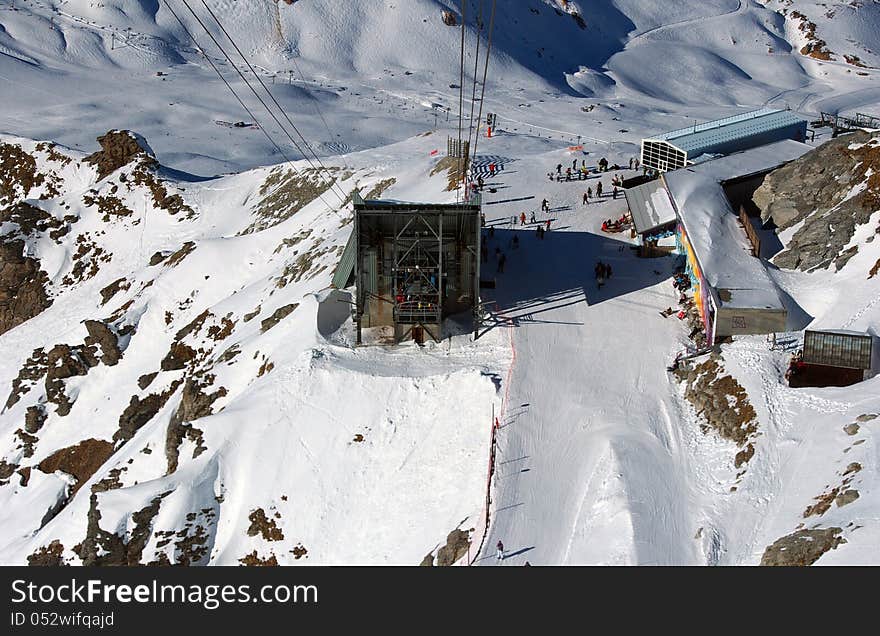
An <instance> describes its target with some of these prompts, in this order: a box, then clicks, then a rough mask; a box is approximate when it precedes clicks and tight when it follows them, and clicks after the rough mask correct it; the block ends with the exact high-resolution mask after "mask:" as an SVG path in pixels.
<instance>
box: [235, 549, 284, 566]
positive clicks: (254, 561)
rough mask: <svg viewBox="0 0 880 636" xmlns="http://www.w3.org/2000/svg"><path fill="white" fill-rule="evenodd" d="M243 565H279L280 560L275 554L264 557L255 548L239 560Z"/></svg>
mask: <svg viewBox="0 0 880 636" xmlns="http://www.w3.org/2000/svg"><path fill="white" fill-rule="evenodd" d="M238 562H239V563H241V564H242V565H246V566H249V567H255V566H277V565H278V560H277V559H276V558H275V555H274V554H270V555H269V557H268V558H263V557H260V556H258V555H257V551H256V550H254V551H253V552H251V553H250V554H248V555H245V556H243V557H242V558H240V559H239V560H238Z"/></svg>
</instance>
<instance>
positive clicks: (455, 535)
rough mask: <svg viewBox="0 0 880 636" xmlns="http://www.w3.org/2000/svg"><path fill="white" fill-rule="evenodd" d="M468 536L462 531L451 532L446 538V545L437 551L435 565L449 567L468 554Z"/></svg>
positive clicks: (469, 541) (469, 542)
mask: <svg viewBox="0 0 880 636" xmlns="http://www.w3.org/2000/svg"><path fill="white" fill-rule="evenodd" d="M470 545H471V540H470V535H469V534H468V533H467V532H465V531H464V530H453V531H452V532H450V533H449V535H448V536H447V537H446V545H444V546H443V547H441V548H440V549H439V550H437V565H438V566H441V567H443V566H449V565H452V564H454V563H456V562H457V561H458V560H459V559H461V558H462V557H463V556H465V555H466V554H467V553H468V548H469V547H470Z"/></svg>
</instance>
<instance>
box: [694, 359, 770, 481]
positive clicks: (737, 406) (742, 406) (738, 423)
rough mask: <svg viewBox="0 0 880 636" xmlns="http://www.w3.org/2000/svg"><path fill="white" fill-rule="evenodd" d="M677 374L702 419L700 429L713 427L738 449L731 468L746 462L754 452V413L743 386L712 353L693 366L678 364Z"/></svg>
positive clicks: (755, 422)
mask: <svg viewBox="0 0 880 636" xmlns="http://www.w3.org/2000/svg"><path fill="white" fill-rule="evenodd" d="M678 373H679V377H680V378H681V379H682V380H684V382H685V383H686V386H685V393H684V395H685V398H686V399H687V400H688V401H689V402H690V403H691V404H692V405H693V407H694V409H695V410H696V412H697V415H700V416H701V417H702V418H703V419H704V421H705V424H701V425H700V428H701V429H702V430H703V432H704V433H706V432H708V431H709V430H710V429H713V430H715V431H716V432H717V433H718V434H719V435H720V436H721V437H723V438H724V439H728V440H730V441H732V442H734V443H736V444H737V445H738V446H739V447H740V448H741V450H740V451H739V452H737V454H736V457H735V458H734V467H735V468H740V467H741V466H743V465H744V464H746V463H748V461H749V460H750V459H751V458H752V457H753V456H754V454H755V447H754V444H753V440H754V437H755V435H756V433H757V431H758V420H757V414H756V412H755V409H754V407H753V406H752V405H751V403H750V402H749V396H748V394H747V393H746V390H745V388H743V386H742V385H741V384H740V383H739V382H737V381H736V379H735V378H734V377H733V376H732V375H730V374H725V371H724V367H723V360H722V359H721V357H720V356H718V355H717V354H712V355H711V356H710V357H709V359H708V360H706V361H705V362H702V363H700V364H698V365H696V366H695V367H693V368H688V367H686V366H682V367H681V368H680V370H679V372H678Z"/></svg>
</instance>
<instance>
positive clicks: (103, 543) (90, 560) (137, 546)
mask: <svg viewBox="0 0 880 636" xmlns="http://www.w3.org/2000/svg"><path fill="white" fill-rule="evenodd" d="M167 494H168V493H163V494H161V495H159V496H158V497H155V498H154V499H153V500H152V501H151V502H150V504H149V505H148V506H146V507H145V508H142V509H141V510H138V511H137V512H135V513H133V514H132V515H131V520H132V521H133V522H134V528H133V529H132V531H131V533H130V534H129V535H128V540H127V541H126V538H125V537H121V536H119V535H117V534H113V533H112V532H107V531H106V530H103V529H101V526H100V525H99V522H100V521H101V511H100V510H98V496H97V495H96V494H94V493H92V496H91V500H90V506H89V514H88V527H87V529H86V536H85V538H84V539H83V540H82V542H81V543H79V544H78V545H76V546H75V547H74V548H73V550H74V552H76V553H77V555H79V557H80V558H81V559H82V562H83V565H85V566H93V565H98V566H108V565H116V566H119V565H126V566H131V565H139V564H140V561H141V555H142V553H143V551H144V547H145V546H146V545H147V541H149V539H150V536H151V535H152V530H153V519H154V518H155V516H156V515H157V514H158V513H159V507H160V505H161V503H162V498H163V497H165V495H167Z"/></svg>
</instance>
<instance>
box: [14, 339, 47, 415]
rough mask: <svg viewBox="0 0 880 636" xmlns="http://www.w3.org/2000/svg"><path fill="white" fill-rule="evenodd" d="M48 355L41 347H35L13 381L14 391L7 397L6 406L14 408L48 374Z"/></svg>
mask: <svg viewBox="0 0 880 636" xmlns="http://www.w3.org/2000/svg"><path fill="white" fill-rule="evenodd" d="M47 364H48V356H47V355H46V352H45V351H44V350H43V349H42V348H40V349H34V351H33V353H31V357H30V358H28V359H27V360H26V361H25V363H24V364H23V365H22V367H21V369H19V371H18V377H16V378H15V379H14V380H13V381H12V391H11V392H10V393H9V397H8V398H7V399H6V408H8V409H10V408H12V407H13V406H14V405H15V404H16V402H18V401H19V400H20V399H21V396H22V395H24V394H25V393H27V392H28V391H30V390H31V388H33V386H34V385H36V383H37V382H38V381H39V380H41V379H42V378H43V376H45V375H46V370H47Z"/></svg>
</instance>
